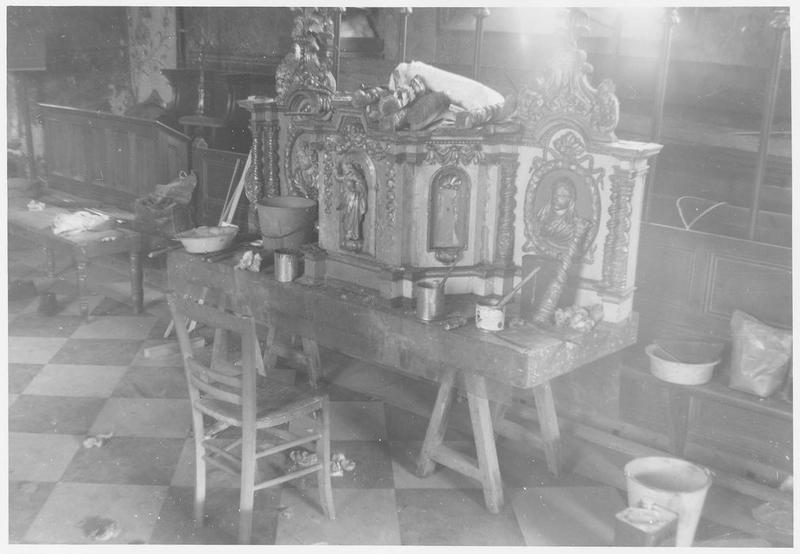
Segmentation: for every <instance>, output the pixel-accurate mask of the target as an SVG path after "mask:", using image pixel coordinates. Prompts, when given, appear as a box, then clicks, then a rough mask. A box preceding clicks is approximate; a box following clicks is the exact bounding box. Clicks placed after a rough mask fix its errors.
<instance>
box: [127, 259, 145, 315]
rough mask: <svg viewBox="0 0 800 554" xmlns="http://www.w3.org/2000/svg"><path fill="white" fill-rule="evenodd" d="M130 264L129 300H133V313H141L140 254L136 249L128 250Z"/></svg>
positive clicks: (142, 297)
mask: <svg viewBox="0 0 800 554" xmlns="http://www.w3.org/2000/svg"><path fill="white" fill-rule="evenodd" d="M130 264H131V300H132V301H133V313H135V314H140V313H142V309H143V304H144V283H143V274H142V256H141V254H140V253H139V251H138V250H131V252H130Z"/></svg>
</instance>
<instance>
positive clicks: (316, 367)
mask: <svg viewBox="0 0 800 554" xmlns="http://www.w3.org/2000/svg"><path fill="white" fill-rule="evenodd" d="M302 342H303V354H305V357H306V360H307V362H306V369H307V370H308V380H309V382H310V383H311V388H314V389H316V388H317V387H319V381H320V378H321V377H322V363H321V362H320V358H319V347H318V345H317V341H315V340H312V339H307V338H305V337H303V338H302Z"/></svg>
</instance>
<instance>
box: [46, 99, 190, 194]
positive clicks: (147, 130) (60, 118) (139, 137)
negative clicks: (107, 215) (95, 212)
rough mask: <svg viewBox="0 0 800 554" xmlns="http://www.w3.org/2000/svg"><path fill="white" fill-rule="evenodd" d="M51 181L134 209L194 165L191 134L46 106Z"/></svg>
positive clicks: (133, 120)
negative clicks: (190, 157) (151, 193)
mask: <svg viewBox="0 0 800 554" xmlns="http://www.w3.org/2000/svg"><path fill="white" fill-rule="evenodd" d="M40 107H41V110H42V118H43V121H44V133H45V141H44V142H45V159H46V162H47V173H48V184H49V185H50V186H52V187H54V188H60V189H62V190H65V191H67V192H70V193H73V194H77V195H80V196H87V197H89V198H94V199H97V200H100V201H103V202H109V203H112V204H116V205H119V206H120V207H123V208H127V209H131V208H132V206H133V202H134V200H135V199H136V198H139V197H142V196H146V195H147V194H148V193H149V192H151V191H152V190H153V188H154V187H155V186H156V185H158V184H165V183H168V182H170V181H171V180H173V179H174V178H175V177H176V176H177V175H178V172H179V171H180V170H187V169H189V146H188V144H189V138H188V137H186V136H185V135H183V134H181V133H178V132H177V131H174V130H172V129H170V128H168V127H166V126H164V125H163V124H161V123H158V122H155V121H151V120H146V119H137V118H131V117H125V116H117V115H113V114H108V113H103V112H95V111H89V110H79V109H76V108H68V107H63V106H52V105H47V104H40Z"/></svg>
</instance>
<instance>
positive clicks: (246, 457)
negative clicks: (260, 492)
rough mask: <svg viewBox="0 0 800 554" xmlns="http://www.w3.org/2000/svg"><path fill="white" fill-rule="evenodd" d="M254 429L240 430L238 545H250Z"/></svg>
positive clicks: (254, 464) (254, 450)
mask: <svg viewBox="0 0 800 554" xmlns="http://www.w3.org/2000/svg"><path fill="white" fill-rule="evenodd" d="M255 452H256V433H255V428H252V427H251V428H249V429H242V472H241V476H240V477H241V481H240V483H239V544H250V535H251V534H252V532H253V501H254V498H253V497H254V495H255V479H256V456H255Z"/></svg>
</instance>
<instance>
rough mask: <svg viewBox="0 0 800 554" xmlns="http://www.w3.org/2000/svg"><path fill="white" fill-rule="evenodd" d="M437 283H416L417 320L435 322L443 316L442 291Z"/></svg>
mask: <svg viewBox="0 0 800 554" xmlns="http://www.w3.org/2000/svg"><path fill="white" fill-rule="evenodd" d="M439 283H440V282H439V281H417V283H416V285H415V287H414V288H415V296H416V297H417V319H420V320H422V321H436V320H437V319H439V318H440V317H442V315H443V314H444V290H443V288H442V287H440V286H439Z"/></svg>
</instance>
